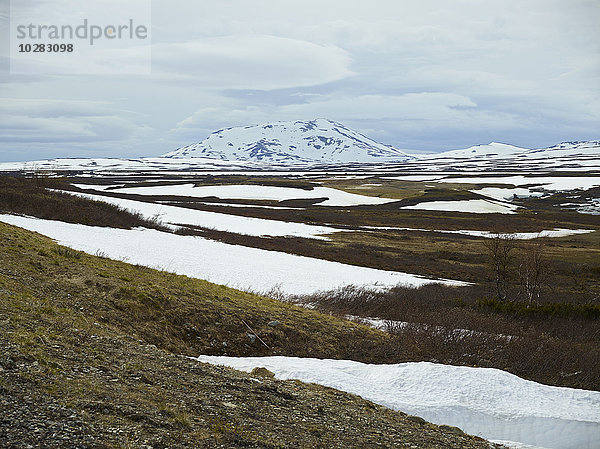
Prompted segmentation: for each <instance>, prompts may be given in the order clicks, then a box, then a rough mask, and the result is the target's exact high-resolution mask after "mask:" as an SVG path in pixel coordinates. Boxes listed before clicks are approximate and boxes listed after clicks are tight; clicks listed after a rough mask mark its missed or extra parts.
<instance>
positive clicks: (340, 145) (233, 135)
mask: <svg viewBox="0 0 600 449" xmlns="http://www.w3.org/2000/svg"><path fill="white" fill-rule="evenodd" d="M163 157H166V158H196V157H207V158H212V159H220V160H226V161H232V160H237V161H261V162H269V163H287V162H322V163H345V162H386V161H406V160H409V159H415V158H416V157H415V156H411V155H409V154H406V153H404V152H402V151H400V150H397V149H395V148H393V147H391V146H388V145H383V144H381V143H378V142H376V141H374V140H372V139H370V138H368V137H366V136H364V135H362V134H360V133H358V132H356V131H353V130H351V129H348V128H346V127H345V126H343V125H341V124H339V123H336V122H334V121H331V120H326V119H317V120H310V121H295V122H273V123H267V124H263V125H253V126H243V127H235V128H226V129H222V130H219V131H216V132H214V133H212V134H210V135H209V136H208V137H207V138H206V139H204V140H203V141H202V142H200V143H195V144H192V145H188V146H186V147H183V148H179V149H177V150H175V151H172V152H170V153H167V154H165V155H164V156H163Z"/></svg>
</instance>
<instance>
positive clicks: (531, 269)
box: [519, 238, 550, 304]
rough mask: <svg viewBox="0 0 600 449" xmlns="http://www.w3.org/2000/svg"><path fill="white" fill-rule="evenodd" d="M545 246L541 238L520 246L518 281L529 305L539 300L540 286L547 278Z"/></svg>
mask: <svg viewBox="0 0 600 449" xmlns="http://www.w3.org/2000/svg"><path fill="white" fill-rule="evenodd" d="M545 246H546V242H545V241H544V239H542V238H537V239H535V240H531V241H528V242H526V243H524V244H523V245H521V257H520V264H519V280H520V283H521V288H522V290H523V292H524V293H525V295H526V296H527V302H528V303H529V304H533V303H534V302H537V301H539V300H540V295H541V290H542V285H543V284H544V283H545V282H546V280H547V279H548V277H549V268H550V267H549V264H548V260H547V258H546V256H545V251H544V250H545Z"/></svg>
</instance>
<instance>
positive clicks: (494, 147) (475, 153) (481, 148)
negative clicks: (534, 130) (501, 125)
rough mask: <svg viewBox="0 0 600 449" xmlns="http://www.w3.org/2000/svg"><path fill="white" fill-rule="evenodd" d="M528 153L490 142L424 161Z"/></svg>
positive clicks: (431, 156)
mask: <svg viewBox="0 0 600 449" xmlns="http://www.w3.org/2000/svg"><path fill="white" fill-rule="evenodd" d="M526 151H530V150H529V149H528V148H521V147H516V146H514V145H508V144H505V143H498V142H491V143H488V144H487V145H475V146H472V147H469V148H465V149H463V150H451V151H444V152H443V153H435V154H428V155H427V156H424V158H426V159H442V158H451V159H478V158H503V157H507V156H515V155H517V154H521V153H524V152H526Z"/></svg>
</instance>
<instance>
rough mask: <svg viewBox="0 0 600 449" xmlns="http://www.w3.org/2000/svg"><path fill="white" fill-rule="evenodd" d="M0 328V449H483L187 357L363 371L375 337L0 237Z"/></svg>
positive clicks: (447, 433)
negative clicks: (285, 358) (344, 363)
mask: <svg viewBox="0 0 600 449" xmlns="http://www.w3.org/2000/svg"><path fill="white" fill-rule="evenodd" d="M0 321H1V323H0V324H1V325H0V408H1V409H2V412H3V413H2V415H3V416H2V418H1V419H0V446H1V447H7V448H21V447H26V446H27V445H31V447H44V448H64V447H86V448H134V447H135V448H139V447H146V448H148V447H153V448H155V449H156V448H167V447H168V448H188V447H190V448H191V447H257V448H258V447H260V448H277V447H311V448H312V447H339V448H342V447H376V446H377V447H381V446H383V447H406V445H407V444H408V445H409V446H411V445H412V447H420V448H431V447H440V448H441V447H444V448H487V447H489V446H488V443H487V442H484V441H483V440H480V439H477V438H474V437H470V436H466V435H464V434H461V433H460V432H458V433H457V431H456V429H452V428H449V429H445V428H443V427H442V428H440V427H438V426H434V425H431V424H428V423H423V422H421V421H420V420H419V419H416V418H414V417H408V416H406V415H404V414H402V413H397V412H392V411H390V410H386V409H384V408H383V407H379V406H376V405H374V404H372V403H370V402H368V401H364V400H362V399H361V398H359V397H356V396H353V395H350V394H345V393H341V392H338V391H335V390H332V389H328V388H324V387H319V386H316V385H306V384H302V383H300V382H296V381H286V382H282V381H276V380H274V379H272V378H270V377H269V376H268V373H266V375H265V374H263V375H262V376H261V375H260V373H257V374H256V375H255V376H254V377H252V376H249V375H246V374H242V373H239V372H236V371H233V370H230V369H226V368H222V367H213V366H210V365H204V364H200V363H198V362H196V361H194V360H191V359H189V358H186V357H184V356H183V355H196V354H199V353H209V354H225V353H227V354H230V355H238V354H239V355H241V354H247V355H250V354H252V355H258V354H264V353H269V354H276V353H285V354H296V355H312V356H317V357H319V356H328V357H347V358H353V357H354V358H359V359H363V360H367V359H368V358H369V357H377V356H376V355H371V356H370V355H369V352H370V351H369V348H374V347H375V346H385V343H386V341H387V340H390V338H391V337H389V336H387V335H385V334H383V333H379V332H376V331H373V330H370V329H368V328H366V327H362V326H359V325H355V324H351V323H348V322H346V321H343V320H340V319H337V318H334V317H331V316H324V315H321V314H319V313H317V312H314V311H310V310H304V309H301V308H298V307H294V306H291V305H286V304H282V303H279V302H277V301H274V300H271V299H267V298H262V297H259V296H254V295H250V294H246V293H241V292H239V291H236V290H232V289H229V288H225V287H220V286H216V285H213V284H210V283H208V282H204V281H200V280H193V279H188V278H186V277H183V276H176V275H172V274H168V273H164V272H159V271H155V270H151V269H148V268H143V267H138V266H132V265H128V264H126V263H122V262H117V261H111V260H108V259H104V258H101V257H95V256H90V255H87V254H83V253H81V252H77V251H73V250H71V249H68V248H65V247H61V246H58V245H56V244H54V243H53V242H52V241H51V240H49V239H47V238H45V237H41V236H39V235H37V234H34V233H31V232H28V231H24V230H21V229H19V228H15V227H12V226H8V225H4V224H0ZM275 321H277V323H276V322H275ZM269 323H270V324H269ZM246 325H247V326H246ZM248 327H251V328H252V331H250V330H249V329H248ZM249 334H250V335H254V334H255V335H256V336H258V337H260V339H262V340H263V341H264V344H265V345H268V346H269V349H267V347H266V346H265V345H263V343H261V342H260V339H259V338H256V336H255V337H254V338H252V337H250V336H249ZM357 342H361V344H360V345H356V343H357Z"/></svg>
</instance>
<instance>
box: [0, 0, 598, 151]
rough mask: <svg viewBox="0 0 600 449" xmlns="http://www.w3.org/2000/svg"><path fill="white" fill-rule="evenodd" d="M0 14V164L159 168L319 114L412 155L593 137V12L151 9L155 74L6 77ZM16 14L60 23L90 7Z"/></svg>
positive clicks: (423, 3) (236, 0) (541, 7)
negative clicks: (227, 138) (231, 136)
mask: <svg viewBox="0 0 600 449" xmlns="http://www.w3.org/2000/svg"><path fill="white" fill-rule="evenodd" d="M15 2H17V0H13V10H14V9H15V8H16V6H17V5H15ZM0 4H1V5H2V11H1V12H0V21H1V23H0V26H1V27H2V28H1V30H0V31H1V32H2V51H3V57H2V69H3V71H2V72H1V73H0V161H18V160H33V159H43V158H54V157H91V156H95V157H113V156H118V157H138V156H158V155H160V154H163V153H166V152H168V151H171V150H173V149H175V148H178V147H180V146H184V145H187V144H189V143H192V142H198V141H201V140H203V139H204V138H205V137H206V136H207V135H208V134H209V133H210V132H212V131H215V130H217V129H220V128H224V127H229V126H237V125H249V124H258V123H264V122H268V121H277V120H297V119H300V120H306V119H312V118H321V117H322V118H329V119H332V120H335V121H338V122H340V123H342V124H344V125H346V126H348V127H350V128H353V129H356V130H357V131H359V132H362V133H363V134H366V135H367V136H369V137H371V138H373V139H375V140H378V141H380V142H382V143H386V144H391V145H393V146H395V147H397V148H400V149H403V150H408V151H414V152H419V153H423V152H436V151H442V150H451V149H457V148H465V147H468V146H471V145H475V144H480V143H489V142H491V141H497V142H504V143H510V144H514V145H519V146H524V147H529V148H539V147H544V146H549V145H552V144H555V143H558V142H561V141H564V140H588V139H598V138H600V26H599V23H600V1H598V0H587V1H586V0H560V1H559V0H502V1H494V2H492V1H483V0H482V1H472V0H435V1H434V0H419V1H418V2H417V1H414V0H410V1H404V0H368V1H367V0H362V1H355V0H318V1H317V0H303V1H293V2H292V1H287V0H256V1H255V0H154V1H152V18H151V37H152V66H151V71H150V73H148V74H127V73H122V74H120V73H116V74H104V75H103V74H94V73H92V74H79V75H78V74H74V73H71V74H65V75H56V74H55V75H44V74H43V73H35V74H19V73H10V72H9V71H8V67H9V66H8V58H7V56H6V55H7V51H8V46H9V45H11V46H14V45H17V44H18V42H15V41H14V40H13V42H10V43H9V40H8V39H7V36H8V35H10V33H9V31H8V30H9V16H10V8H9V2H8V1H7V0H0ZM18 7H19V8H21V9H22V12H23V13H24V14H26V13H27V12H28V11H33V12H35V13H36V14H40V13H42V14H48V15H49V20H57V19H56V18H57V17H64V16H65V14H66V13H67V12H70V11H73V10H75V9H77V10H79V13H81V12H82V11H83V13H86V11H85V8H86V0H51V1H50V0H18ZM107 14H112V15H111V16H110V18H111V19H112V20H113V21H114V22H118V21H121V19H123V17H122V16H120V15H119V13H118V10H111V9H110V8H107ZM50 15H52V17H53V18H52V19H51V18H50ZM13 21H14V18H13ZM124 54H125V53H124ZM126 54H127V55H128V56H127V58H123V61H124V62H123V63H124V64H125V63H128V64H135V61H136V57H137V56H136V50H135V49H133V50H131V51H130V52H129V53H126ZM73 56H74V58H73V61H74V62H76V63H78V64H80V65H83V64H84V62H82V60H77V55H76V54H74V55H73ZM138 56H139V55H138ZM85 64H87V62H86V63H85Z"/></svg>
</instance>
